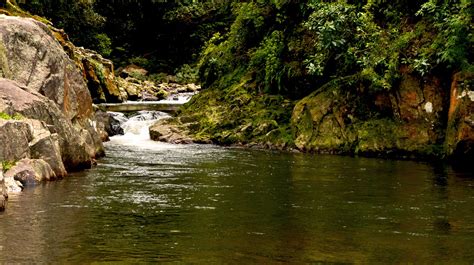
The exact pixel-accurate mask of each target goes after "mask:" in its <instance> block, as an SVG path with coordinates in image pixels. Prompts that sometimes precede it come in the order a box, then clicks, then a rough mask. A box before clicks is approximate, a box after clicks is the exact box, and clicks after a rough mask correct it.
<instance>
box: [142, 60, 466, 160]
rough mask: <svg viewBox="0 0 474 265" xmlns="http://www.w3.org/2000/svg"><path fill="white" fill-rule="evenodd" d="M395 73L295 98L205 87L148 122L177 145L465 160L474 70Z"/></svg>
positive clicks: (155, 135)
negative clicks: (373, 86) (367, 84)
mask: <svg viewBox="0 0 474 265" xmlns="http://www.w3.org/2000/svg"><path fill="white" fill-rule="evenodd" d="M401 73H402V78H401V81H400V83H399V85H398V86H397V87H396V89H393V90H392V91H380V92H379V93H375V94H373V93H367V92H364V90H363V88H361V86H362V84H361V83H359V85H355V84H357V83H358V81H357V76H354V77H351V78H352V79H350V78H348V79H345V80H343V79H341V80H338V81H336V82H333V83H330V84H328V85H326V86H325V87H322V88H321V89H319V90H317V91H316V92H314V93H312V94H310V95H309V96H307V97H305V98H303V99H301V100H298V101H288V100H285V99H283V98H281V97H278V96H269V95H261V94H260V95H259V94H256V93H255V92H254V91H252V87H254V84H252V83H246V82H243V83H241V84H239V85H236V86H233V87H231V88H229V89H227V90H225V91H221V90H218V89H213V88H210V89H205V90H204V91H203V92H202V93H201V94H200V95H197V96H196V97H195V98H194V99H193V100H192V101H191V102H190V103H189V104H187V105H186V106H185V107H184V109H183V110H182V111H181V113H180V114H179V116H178V117H177V118H174V119H171V120H168V121H160V122H158V123H157V124H155V125H154V126H152V127H151V128H150V135H151V136H152V139H154V140H159V141H167V142H178V143H187V142H212V143H215V144H224V145H245V146H258V147H262V148H272V149H275V148H276V149H287V150H288V149H291V150H299V151H302V152H313V153H329V154H351V155H354V154H357V155H363V156H379V157H393V158H412V159H451V160H456V161H458V160H462V161H471V160H472V159H473V154H474V123H473V120H474V118H473V115H474V96H473V95H474V94H473V91H472V90H471V89H472V80H473V75H472V73H471V74H469V73H457V74H455V75H453V77H452V79H451V80H450V82H449V83H448V82H446V81H443V80H440V79H439V78H436V77H435V76H427V77H424V78H423V79H419V77H418V76H416V75H413V74H411V73H410V72H409V71H408V70H406V69H405V70H404V69H401ZM361 89H362V90H361ZM366 91H367V90H366ZM445 91H450V92H449V93H446V92H445ZM361 93H362V94H363V96H361ZM448 99H449V100H448Z"/></svg>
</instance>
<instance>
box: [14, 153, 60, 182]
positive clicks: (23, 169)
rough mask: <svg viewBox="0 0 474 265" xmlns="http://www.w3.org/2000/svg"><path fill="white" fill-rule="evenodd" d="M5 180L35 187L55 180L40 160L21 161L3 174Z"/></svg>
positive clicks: (54, 176)
mask: <svg viewBox="0 0 474 265" xmlns="http://www.w3.org/2000/svg"><path fill="white" fill-rule="evenodd" d="M5 177H6V178H10V179H13V180H16V181H19V182H21V184H22V185H23V186H31V185H37V184H38V183H40V182H42V181H46V180H54V179H56V174H54V172H53V170H52V169H51V167H50V166H49V164H48V163H47V162H46V161H44V160H42V159H22V160H20V161H18V162H17V163H16V164H15V165H14V166H13V167H12V168H11V169H9V170H8V171H7V172H6V173H5Z"/></svg>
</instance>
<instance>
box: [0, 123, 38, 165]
mask: <svg viewBox="0 0 474 265" xmlns="http://www.w3.org/2000/svg"><path fill="white" fill-rule="evenodd" d="M32 139H33V134H32V131H31V128H30V126H29V125H28V123H25V122H22V121H7V120H1V119H0V143H2V144H1V145H0V161H16V160H19V159H22V158H28V157H30V150H29V146H28V143H29V142H30V141H31V140H32Z"/></svg>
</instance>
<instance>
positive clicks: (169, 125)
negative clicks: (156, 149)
mask: <svg viewBox="0 0 474 265" xmlns="http://www.w3.org/2000/svg"><path fill="white" fill-rule="evenodd" d="M149 132H150V138H151V139H152V140H154V141H160V142H167V143H173V144H191V143H193V139H192V138H191V137H190V136H189V135H188V132H187V130H186V128H184V126H179V125H178V124H176V123H174V122H173V119H162V120H159V121H157V122H156V123H155V124H153V125H152V126H150V129H149Z"/></svg>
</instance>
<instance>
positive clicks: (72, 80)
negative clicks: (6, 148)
mask: <svg viewBox="0 0 474 265" xmlns="http://www.w3.org/2000/svg"><path fill="white" fill-rule="evenodd" d="M0 62H1V64H0V68H1V76H3V77H4V78H6V79H11V80H15V81H17V83H12V82H10V81H7V80H2V81H1V84H0V86H1V89H0V93H1V94H2V95H3V98H2V101H3V103H2V105H1V106H3V107H2V108H1V110H0V111H3V112H7V113H16V112H18V113H21V114H22V115H24V116H25V117H27V118H31V119H37V120H40V121H42V122H44V123H45V124H46V125H47V126H48V130H49V131H50V133H51V134H54V133H57V134H58V135H59V145H60V147H61V152H62V157H63V161H64V164H65V165H66V167H67V168H71V169H73V168H81V167H85V166H88V165H90V161H91V157H95V156H98V155H101V154H102V153H103V146H102V143H101V141H100V138H99V136H98V134H97V132H96V130H95V129H94V127H93V121H92V119H93V114H94V112H93V108H92V98H91V96H90V93H89V90H88V88H87V85H86V83H85V81H84V78H83V75H82V73H81V70H80V69H79V68H78V66H77V64H76V63H75V62H74V61H73V60H71V59H70V57H69V56H68V54H67V53H66V52H65V50H64V49H63V47H62V46H61V45H60V44H59V42H58V41H57V39H56V38H55V37H54V35H53V32H52V31H51V30H50V28H48V26H46V25H45V24H43V23H41V22H38V21H36V20H34V19H31V18H20V17H10V16H5V15H0ZM43 96H44V97H46V98H48V99H49V100H50V101H48V100H45V99H44V97H43ZM53 138H54V137H53Z"/></svg>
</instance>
